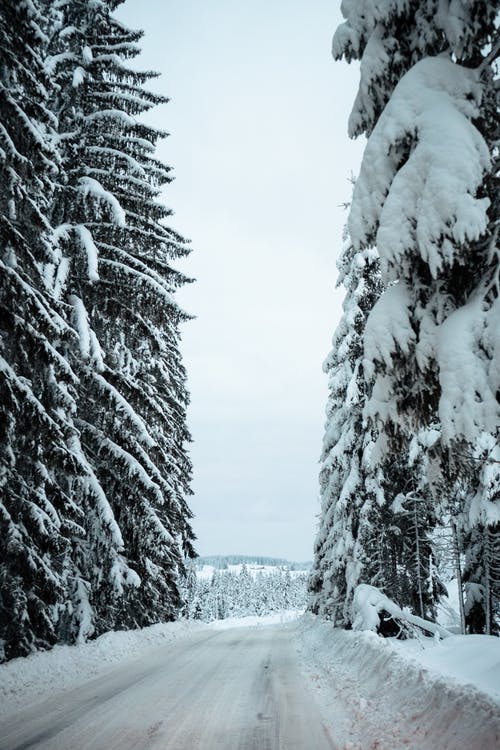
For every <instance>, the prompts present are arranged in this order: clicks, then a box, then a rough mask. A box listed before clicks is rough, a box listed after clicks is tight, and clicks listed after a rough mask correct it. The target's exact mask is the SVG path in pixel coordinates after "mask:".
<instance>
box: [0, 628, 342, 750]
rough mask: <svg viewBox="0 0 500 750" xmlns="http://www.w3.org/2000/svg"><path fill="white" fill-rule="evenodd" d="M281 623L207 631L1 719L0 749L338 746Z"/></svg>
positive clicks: (322, 749)
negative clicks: (331, 737)
mask: <svg viewBox="0 0 500 750" xmlns="http://www.w3.org/2000/svg"><path fill="white" fill-rule="evenodd" d="M335 747H336V746H335V745H334V743H333V742H332V740H331V739H330V737H329V735H328V732H327V730H326V729H325V728H324V726H323V724H322V720H321V717H320V714H319V709H318V708H317V706H316V704H315V702H314V699H313V698H312V696H311V694H310V693H309V690H308V688H307V685H306V682H305V680H304V678H303V676H302V674H301V673H300V671H299V667H298V664H297V655H296V652H295V648H294V643H293V638H292V634H291V632H290V631H289V630H288V628H287V627H286V626H285V627H283V626H282V627H259V628H236V629H231V630H223V631H218V632H215V633H214V632H210V633H208V634H206V633H204V634H202V635H197V636H195V637H194V638H192V639H189V640H187V641H184V642H183V643H182V644H178V645H173V646H168V647H165V648H162V649H159V650H158V651H156V652H155V653H154V654H149V655H148V656H147V657H146V658H142V659H140V660H137V661H133V662H129V663H127V664H126V665H124V666H122V667H120V668H118V669H115V670H114V671H113V672H110V673H108V674H106V675H105V676H103V677H100V678H98V679H95V680H93V681H92V682H87V683H85V684H84V685H83V687H80V688H77V689H74V690H71V691H67V692H66V693H64V694H63V695H62V696H59V697H58V698H52V699H48V700H46V701H44V702H43V703H39V704H37V705H36V706H34V707H32V708H30V709H27V710H26V711H24V712H23V713H18V714H17V716H16V717H15V718H11V719H10V720H9V719H7V720H6V721H4V722H3V723H0V748H1V750H27V749H28V748H37V749H38V750H129V749H131V748H136V749H137V750H139V749H141V750H146V748H147V750H155V749H156V748H157V749H158V750H160V749H161V750H196V748H199V750H212V748H213V750H215V749H217V750H278V748H279V749H280V750H335Z"/></svg>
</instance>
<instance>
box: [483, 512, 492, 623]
mask: <svg viewBox="0 0 500 750" xmlns="http://www.w3.org/2000/svg"><path fill="white" fill-rule="evenodd" d="M490 541H491V540H490V530H489V527H488V526H485V528H484V555H483V557H484V615H485V619H486V623H485V628H484V632H485V633H486V635H491V571H490V563H491V544H490Z"/></svg>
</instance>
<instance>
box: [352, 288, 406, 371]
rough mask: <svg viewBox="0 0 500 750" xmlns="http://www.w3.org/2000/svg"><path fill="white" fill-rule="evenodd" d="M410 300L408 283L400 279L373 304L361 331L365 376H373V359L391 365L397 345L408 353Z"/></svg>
mask: <svg viewBox="0 0 500 750" xmlns="http://www.w3.org/2000/svg"><path fill="white" fill-rule="evenodd" d="M410 303H411V299H410V293H409V290H408V287H407V286H406V284H405V283H404V282H403V281H399V282H398V283H397V284H393V285H392V286H390V287H389V288H388V289H386V290H385V292H383V293H382V295H381V297H380V299H379V300H378V301H377V302H376V303H375V305H374V306H373V309H372V310H371V312H370V315H369V316H368V320H367V322H366V328H365V333H364V352H365V357H364V360H363V367H364V370H365V375H366V377H367V378H371V377H372V375H373V373H374V362H375V361H376V360H378V361H379V362H382V363H384V364H385V365H386V366H387V367H388V368H389V369H391V366H392V356H393V354H394V353H395V352H396V351H397V348H398V347H399V349H400V350H401V351H402V352H403V353H404V354H408V352H409V348H410V345H411V343H412V342H413V341H414V340H415V332H414V331H413V328H412V327H411V323H410V316H409V307H410Z"/></svg>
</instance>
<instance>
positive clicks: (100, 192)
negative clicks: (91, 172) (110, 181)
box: [79, 177, 126, 227]
mask: <svg viewBox="0 0 500 750" xmlns="http://www.w3.org/2000/svg"><path fill="white" fill-rule="evenodd" d="M79 182H80V186H81V188H82V193H83V195H84V197H87V196H88V195H91V196H92V197H93V198H95V199H96V200H97V201H99V202H100V203H106V204H107V205H108V206H109V208H110V209H111V215H112V216H113V220H114V222H115V224H116V225H117V226H119V227H124V226H125V224H126V219H125V211H124V210H123V208H122V207H121V206H120V203H119V201H118V200H117V198H116V197H115V196H114V195H113V193H110V192H109V190H106V189H105V188H104V187H103V186H102V185H101V183H100V182H99V181H98V180H95V179H94V178H93V177H80V180H79Z"/></svg>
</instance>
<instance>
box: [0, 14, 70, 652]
mask: <svg viewBox="0 0 500 750" xmlns="http://www.w3.org/2000/svg"><path fill="white" fill-rule="evenodd" d="M46 22H47V16H46V14H45V13H43V8H42V7H41V3H40V2H38V0H30V2H24V1H23V0H5V2H3V3H2V6H1V8H0V111H1V122H0V186H1V187H0V538H1V544H0V661H2V660H3V659H4V658H7V659H8V658H12V657H14V656H18V655H25V654H27V653H29V652H30V651H32V650H34V649H36V648H47V647H48V646H50V645H52V644H53V643H55V641H56V640H57V639H58V637H59V633H58V620H59V619H60V615H61V613H63V612H65V611H66V610H67V607H68V605H69V603H68V596H67V587H68V580H70V579H72V578H73V574H74V570H73V566H72V563H71V559H70V552H71V545H70V538H71V537H75V538H76V537H80V536H81V534H82V528H81V525H80V524H81V523H82V514H81V510H80V509H79V508H78V507H77V506H76V505H75V503H74V501H73V499H72V485H73V483H74V481H75V480H76V479H77V478H78V476H79V474H81V473H82V471H84V469H83V467H82V466H81V465H80V464H79V461H78V457H77V456H75V455H74V453H73V452H72V450H71V440H72V437H73V436H74V434H75V429H74V426H73V419H72V415H73V413H74V411H75V402H74V398H75V387H76V377H75V375H74V373H73V372H72V370H71V368H70V366H69V365H68V363H67V362H66V361H65V359H64V358H63V357H62V356H61V354H60V352H59V346H60V344H61V342H65V341H66V342H68V341H71V340H72V330H71V327H70V326H68V324H67V323H66V322H65V321H64V319H63V317H62V315H63V310H62V308H61V305H59V304H58V302H57V300H56V299H54V297H53V296H52V278H51V272H52V270H53V269H54V268H56V267H57V266H58V265H59V258H58V251H57V247H56V245H55V243H54V241H53V237H52V230H51V226H50V222H49V218H48V215H49V212H50V203H51V200H52V196H53V192H54V185H53V183H54V180H55V178H56V175H57V172H58V157H57V154H56V152H55V150H54V138H53V136H54V128H55V125H56V122H55V119H54V117H53V115H52V114H51V112H50V111H49V109H48V99H49V94H50V90H51V82H50V80H49V78H48V77H47V75H46V72H45V70H44V65H43V58H44V55H45V46H46V42H47V36H46V33H47V28H46Z"/></svg>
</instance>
